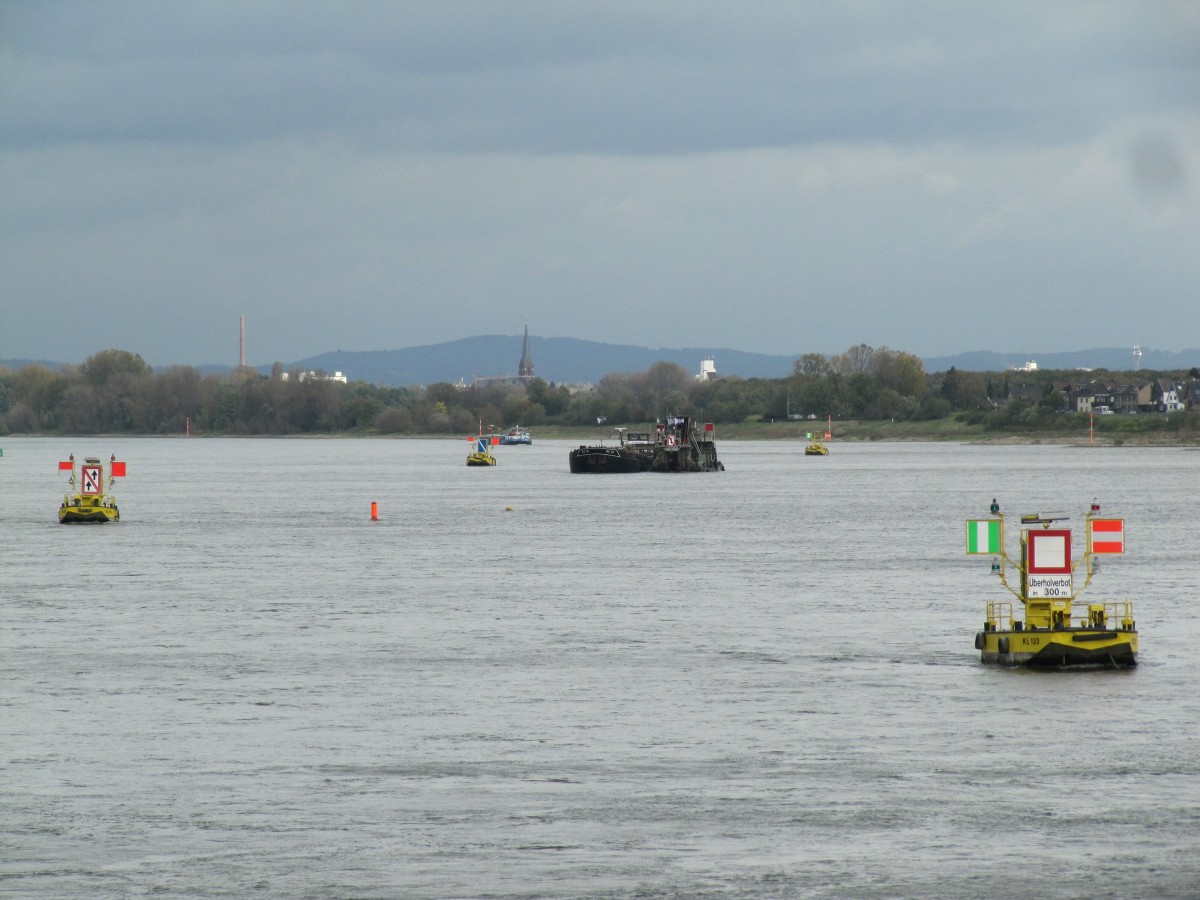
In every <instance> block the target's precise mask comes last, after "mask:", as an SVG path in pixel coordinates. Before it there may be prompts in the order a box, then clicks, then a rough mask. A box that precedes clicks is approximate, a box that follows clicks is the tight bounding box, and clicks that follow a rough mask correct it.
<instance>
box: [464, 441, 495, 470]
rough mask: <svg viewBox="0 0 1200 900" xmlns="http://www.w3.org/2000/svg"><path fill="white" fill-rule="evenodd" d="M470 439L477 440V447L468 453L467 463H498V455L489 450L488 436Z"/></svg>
mask: <svg viewBox="0 0 1200 900" xmlns="http://www.w3.org/2000/svg"><path fill="white" fill-rule="evenodd" d="M470 440H473V441H475V449H474V450H472V451H471V452H470V453H468V454H467V465H468V466H494V465H495V464H496V457H494V456H492V454H491V453H489V452H488V442H489V439H488V437H486V436H483V435H481V436H480V437H477V438H470ZM493 440H494V438H493Z"/></svg>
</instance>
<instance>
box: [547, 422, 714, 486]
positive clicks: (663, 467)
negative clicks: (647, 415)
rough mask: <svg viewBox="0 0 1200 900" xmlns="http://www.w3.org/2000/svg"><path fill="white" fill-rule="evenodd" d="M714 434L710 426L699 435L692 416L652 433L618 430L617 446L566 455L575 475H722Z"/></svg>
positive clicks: (585, 446) (600, 446) (587, 448)
mask: <svg viewBox="0 0 1200 900" xmlns="http://www.w3.org/2000/svg"><path fill="white" fill-rule="evenodd" d="M713 432H714V429H713V425H712V423H711V422H706V423H704V428H703V431H701V432H700V433H697V428H696V427H695V425H694V423H693V422H692V419H691V417H690V416H668V417H667V419H666V420H665V421H662V422H658V423H656V425H655V430H654V432H653V433H651V432H648V431H647V432H635V433H629V432H627V431H626V429H624V428H618V429H616V434H617V437H618V443H617V444H616V446H611V445H607V444H591V445H589V444H580V445H579V446H578V447H577V448H575V449H574V450H572V451H570V453H568V454H567V463H568V465H569V466H570V469H571V471H572V472H573V473H575V474H585V473H586V474H602V473H610V472H723V471H725V464H724V463H722V462H721V460H720V459H719V458H718V456H717V445H716V443H715V442H714V441H713Z"/></svg>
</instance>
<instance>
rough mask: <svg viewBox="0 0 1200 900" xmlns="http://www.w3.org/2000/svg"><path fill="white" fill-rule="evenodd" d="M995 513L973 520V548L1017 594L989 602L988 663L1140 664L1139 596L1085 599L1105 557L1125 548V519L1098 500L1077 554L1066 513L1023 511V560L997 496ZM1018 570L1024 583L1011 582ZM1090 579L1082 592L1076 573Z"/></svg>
mask: <svg viewBox="0 0 1200 900" xmlns="http://www.w3.org/2000/svg"><path fill="white" fill-rule="evenodd" d="M990 512H991V516H990V517H989V518H986V519H968V520H967V553H968V554H971V555H979V556H991V557H992V574H994V575H996V576H998V577H999V579H1000V582H1001V584H1003V585H1004V587H1005V588H1007V589H1008V591H1009V593H1011V594H1012V595H1013V597H1014V598H1015V602H1014V601H1013V600H999V601H988V603H987V606H986V610H985V613H984V621H983V630H982V631H980V632H978V633H977V634H976V635H975V649H976V650H978V651H979V652H980V658H981V660H982V661H983V662H985V663H990V664H995V665H1002V666H1029V667H1033V668H1066V667H1082V666H1100V667H1107V668H1123V667H1127V666H1135V665H1137V654H1138V635H1137V628H1136V624H1135V622H1134V618H1133V601H1132V600H1116V601H1110V602H1106V603H1089V604H1087V605H1086V606H1085V605H1082V604H1078V603H1077V601H1078V599H1079V596H1080V594H1082V593H1083V591H1084V590H1086V589H1087V588H1088V586H1089V585H1091V582H1092V578H1093V577H1094V576H1095V575H1096V573H1097V572H1099V571H1100V557H1101V556H1104V555H1107V554H1121V553H1124V552H1125V522H1124V520H1123V519H1110V518H1102V517H1101V516H1100V504H1099V503H1097V502H1096V501H1094V500H1093V501H1092V505H1091V508H1090V509H1089V510H1088V513H1087V516H1086V543H1085V549H1084V552H1083V554H1082V556H1080V557H1079V558H1077V559H1072V556H1071V529H1070V528H1069V527H1063V526H1062V525H1060V524H1058V523H1061V522H1065V521H1067V520H1068V519H1069V518H1070V517H1069V516H1067V515H1064V514H1061V513H1031V514H1028V515H1023V516H1021V530H1020V538H1019V540H1020V557H1019V559H1012V558H1011V557H1009V555H1008V552H1007V550H1006V548H1005V542H1004V525H1005V519H1004V515H1003V514H1002V513H1001V512H1000V506H999V504H998V503H997V502H996V501H995V500H993V501H992V505H991V509H990ZM1010 571H1011V572H1013V573H1014V574H1015V581H1016V584H1015V586H1014V584H1011V583H1010V581H1009V572H1010ZM1077 576H1079V577H1082V578H1083V584H1082V585H1081V586H1079V588H1078V590H1077V589H1076V587H1075V579H1076V577H1077Z"/></svg>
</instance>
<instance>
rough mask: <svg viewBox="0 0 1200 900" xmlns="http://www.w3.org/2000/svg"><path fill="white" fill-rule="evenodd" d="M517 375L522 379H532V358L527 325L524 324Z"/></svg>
mask: <svg viewBox="0 0 1200 900" xmlns="http://www.w3.org/2000/svg"><path fill="white" fill-rule="evenodd" d="M517 374H518V375H520V376H521V377H522V378H532V377H533V356H532V355H531V354H530V352H529V323H528V322H526V323H525V343H524V344H522V345H521V362H520V363H519V364H518V365H517Z"/></svg>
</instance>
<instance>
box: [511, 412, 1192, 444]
mask: <svg viewBox="0 0 1200 900" xmlns="http://www.w3.org/2000/svg"><path fill="white" fill-rule="evenodd" d="M1114 420H1115V421H1114ZM1151 424H1157V423H1155V422H1152V421H1151V420H1150V417H1149V416H1142V417H1116V416H1113V417H1109V418H1108V419H1106V420H1105V421H1103V422H1097V423H1096V428H1095V432H1094V435H1092V436H1089V433H1088V430H1087V428H1086V427H1084V428H1083V429H1082V430H1080V429H1079V428H1078V426H1077V425H1076V426H1075V427H1064V428H1062V429H1038V430H1027V431H1020V430H1011V431H1009V430H1004V431H997V430H991V429H987V428H985V427H984V426H983V425H982V424H977V425H970V424H968V423H967V422H965V421H962V420H961V419H959V418H958V417H956V416H950V417H947V418H944V419H933V420H928V421H920V422H917V421H902V422H888V421H882V422H876V421H861V420H856V419H847V420H837V421H834V422H833V426H832V427H833V440H834V441H977V442H985V443H997V444H1002V443H1021V444H1088V443H1089V442H1094V443H1095V445H1096V446H1105V447H1120V446H1130V447H1134V446H1136V447H1147V446H1163V447H1180V446H1191V447H1200V429H1198V428H1197V427H1195V426H1194V425H1193V426H1192V427H1185V428H1180V429H1174V430H1165V429H1151V428H1148V427H1147V426H1148V425H1151ZM622 427H628V428H629V430H630V431H652V430H653V429H654V423H652V422H642V423H634V424H629V425H627V426H622ZM825 427H826V423H825V422H822V421H811V420H804V421H785V420H780V421H774V422H761V421H747V422H737V423H733V424H723V425H718V426H717V428H716V437H717V440H719V441H720V440H734V441H736V440H754V441H780V440H790V441H804V440H806V437H805V436H806V435H807V434H808V433H809V432H813V433H814V434H823V433H824V430H825ZM532 430H533V433H534V439H535V440H536V439H537V438H546V439H554V438H559V439H563V440H573V441H581V442H592V441H598V440H607V439H609V438H610V437H611V436H612V428H611V427H610V426H605V427H596V428H580V427H578V426H559V425H539V426H537V427H536V428H534V429H532Z"/></svg>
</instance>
